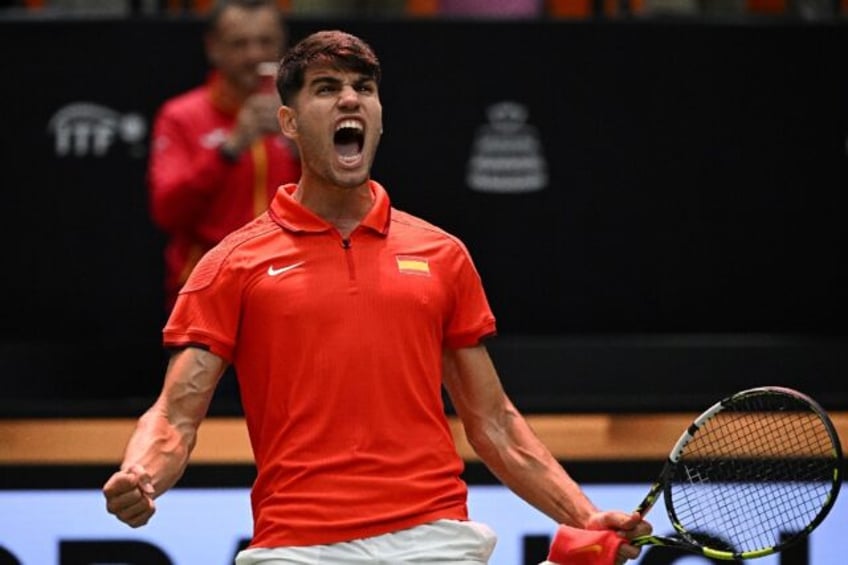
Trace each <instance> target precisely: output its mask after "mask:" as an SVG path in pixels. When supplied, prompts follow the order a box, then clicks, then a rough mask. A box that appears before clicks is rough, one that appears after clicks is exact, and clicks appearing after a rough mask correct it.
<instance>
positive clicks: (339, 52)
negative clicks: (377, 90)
mask: <svg viewBox="0 0 848 565" xmlns="http://www.w3.org/2000/svg"><path fill="white" fill-rule="evenodd" d="M315 64H319V65H320V64H326V65H330V66H333V67H336V68H339V69H342V70H345V71H352V72H356V73H360V74H363V75H365V76H367V77H369V78H371V79H373V80H374V81H375V82H377V83H378V84H379V82H380V75H381V70H380V61H379V60H378V59H377V55H375V54H374V50H373V49H371V46H369V45H368V44H367V43H365V42H364V41H362V40H361V39H359V38H358V37H356V36H355V35H351V34H349V33H345V32H343V31H338V30H332V31H319V32H316V33H313V34H312V35H310V36H308V37H306V38H305V39H303V40H301V41H300V42H298V44H297V45H295V46H294V47H292V48H291V49H289V51H288V52H287V53H286V55H285V57H283V60H282V61H281V62H280V70H279V72H278V73H277V90H278V91H279V93H280V99H281V100H282V101H283V104H288V103H289V102H290V101H291V99H292V98H293V97H294V95H295V94H297V93H298V92H299V91H300V89H301V88H303V80H304V75H305V74H306V70H307V69H308V68H309V67H310V66H311V65H315Z"/></svg>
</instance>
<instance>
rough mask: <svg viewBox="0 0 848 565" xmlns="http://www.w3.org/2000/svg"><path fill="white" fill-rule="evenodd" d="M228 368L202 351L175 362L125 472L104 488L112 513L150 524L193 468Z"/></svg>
mask: <svg viewBox="0 0 848 565" xmlns="http://www.w3.org/2000/svg"><path fill="white" fill-rule="evenodd" d="M225 368H226V363H225V361H224V360H223V359H221V358H220V357H218V356H216V355H214V354H212V353H209V352H207V351H204V350H202V349H198V348H193V347H189V348H186V349H184V350H182V351H180V352H178V353H175V354H174V355H173V356H172V357H171V362H170V363H169V364H168V371H167V373H166V375H165V384H164V385H163V387H162V392H161V393H160V395H159V397H158V398H157V399H156V402H155V403H154V404H153V405H152V406H151V407H150V408H149V409H148V410H147V412H145V413H144V415H142V416H141V418H140V419H139V421H138V424H137V426H136V429H135V431H134V432H133V434H132V436H131V437H130V440H129V443H128V444H127V448H126V451H125V452H124V460H123V463H122V464H121V469H120V471H118V472H116V473H115V474H114V475H112V477H111V478H110V479H109V480H108V481H107V482H106V484H105V485H104V487H103V493H104V495H105V496H106V502H107V509H108V510H109V512H110V513H112V514H114V515H115V516H117V517H118V519H120V520H121V521H123V522H126V523H127V524H129V525H131V526H134V527H137V526H141V525H143V524H145V523H146V522H147V521H148V520H149V519H150V517H151V516H152V515H153V512H154V511H155V505H154V504H153V499H154V498H156V497H157V496H159V495H160V494H162V493H163V492H165V491H166V490H168V489H169V488H171V487H172V486H174V485H175V484H176V482H177V481H178V480H179V479H180V477H181V476H182V474H183V472H184V471H185V468H186V466H187V465H188V460H189V456H190V455H191V451H192V449H194V445H195V443H196V442H197V431H198V428H199V427H200V423H201V421H202V420H203V418H204V417H205V416H206V412H207V410H208V408H209V403H210V402H211V400H212V395H213V394H214V392H215V387H216V385H217V383H218V380H219V379H220V377H221V374H222V373H223V371H224V369H225Z"/></svg>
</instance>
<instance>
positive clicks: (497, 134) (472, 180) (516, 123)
mask: <svg viewBox="0 0 848 565" xmlns="http://www.w3.org/2000/svg"><path fill="white" fill-rule="evenodd" d="M527 114H528V112H527V107H526V106H524V105H523V104H519V103H518V102H510V101H505V102H498V103H497V104H492V105H491V106H489V107H488V108H487V110H486V115H487V117H488V118H489V123H488V124H485V125H482V126H480V127H479V128H478V129H477V134H476V137H475V139H474V146H473V148H472V154H471V159H470V161H469V162H468V171H467V177H466V181H467V182H468V186H469V187H471V188H472V189H473V190H478V191H480V192H500V193H521V192H534V191H537V190H542V189H544V188H545V187H546V186H547V185H548V167H547V164H546V162H545V157H544V155H543V153H542V146H541V143H540V141H539V133H538V131H537V130H536V128H535V127H533V126H531V125H528V124H527Z"/></svg>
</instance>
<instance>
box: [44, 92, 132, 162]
mask: <svg viewBox="0 0 848 565" xmlns="http://www.w3.org/2000/svg"><path fill="white" fill-rule="evenodd" d="M47 131H48V132H49V133H51V134H52V135H53V136H54V139H55V149H56V155H58V156H59V157H65V156H73V157H87V156H94V157H103V156H104V155H106V154H107V153H108V151H109V149H110V148H111V147H112V146H113V145H115V143H118V142H120V143H122V144H125V145H127V146H128V148H129V153H130V155H131V156H133V157H142V156H144V153H145V148H144V144H143V141H144V136H145V135H146V134H147V122H146V121H145V119H144V117H142V116H141V115H139V114H134V113H129V114H121V113H120V112H118V111H116V110H113V109H111V108H107V107H106V106H101V105H99V104H94V103H91V102H73V103H71V104H68V105H66V106H63V107H62V108H60V109H59V111H57V112H56V113H55V114H53V117H52V118H50V122H49V123H48V124H47Z"/></svg>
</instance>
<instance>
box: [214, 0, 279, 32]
mask: <svg viewBox="0 0 848 565" xmlns="http://www.w3.org/2000/svg"><path fill="white" fill-rule="evenodd" d="M227 8H241V9H242V10H258V9H260V8H271V9H273V10H275V11H277V12H279V13H280V25H282V24H283V15H282V12H280V9H279V7H278V6H277V3H276V2H275V0H217V2H215V4H214V5H213V6H212V9H211V10H209V16H208V17H207V19H206V32H207V33H214V32H215V31H216V30H217V29H218V23H219V22H220V21H221V16H222V15H223V13H224V11H225V10H226V9H227Z"/></svg>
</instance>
